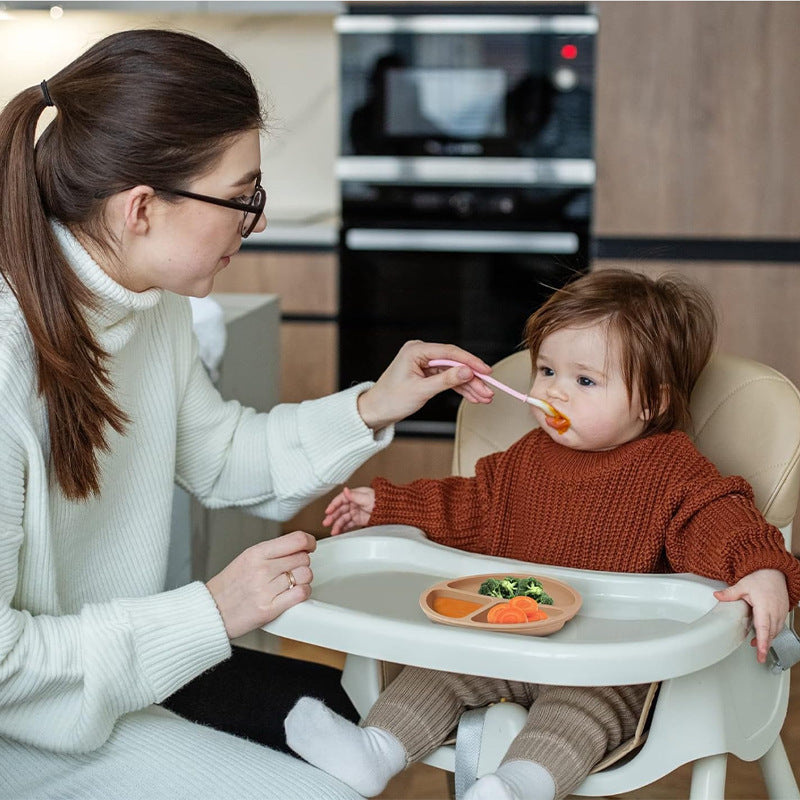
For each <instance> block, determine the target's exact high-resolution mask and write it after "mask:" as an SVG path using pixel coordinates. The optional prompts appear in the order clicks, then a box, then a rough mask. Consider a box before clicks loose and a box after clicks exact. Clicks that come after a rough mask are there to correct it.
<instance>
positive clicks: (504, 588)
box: [500, 575, 519, 598]
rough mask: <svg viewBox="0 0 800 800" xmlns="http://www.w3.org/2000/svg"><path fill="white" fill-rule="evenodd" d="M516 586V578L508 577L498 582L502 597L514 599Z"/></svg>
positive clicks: (517, 582)
mask: <svg viewBox="0 0 800 800" xmlns="http://www.w3.org/2000/svg"><path fill="white" fill-rule="evenodd" d="M518 584H519V581H518V580H517V579H516V578H512V577H511V576H510V575H507V576H506V577H505V578H503V580H501V581H500V591H501V592H502V593H503V597H509V598H510V597H516V596H517V585H518Z"/></svg>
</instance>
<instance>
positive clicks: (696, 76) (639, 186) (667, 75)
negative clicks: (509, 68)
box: [594, 2, 800, 238]
mask: <svg viewBox="0 0 800 800" xmlns="http://www.w3.org/2000/svg"><path fill="white" fill-rule="evenodd" d="M598 9H599V10H598V14H599V21H600V25H599V33H598V43H597V77H596V81H597V84H596V103H595V108H596V123H595V158H596V162H597V185H596V194H595V220H594V229H595V233H596V234H597V235H598V236H637V235H638V236H649V237H666V238H669V237H672V236H687V237H693V236H711V237H723V238H724V237H737V238H755V237H766V238H780V237H791V238H796V237H797V236H798V232H799V231H800V224H798V220H797V209H798V208H800V180H798V176H800V92H798V90H797V87H798V85H800V39H798V31H800V3H797V2H790V3H772V2H748V3H731V2H702V3H686V2H637V3H618V2H600V3H599V4H598Z"/></svg>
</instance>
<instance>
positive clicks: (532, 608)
mask: <svg viewBox="0 0 800 800" xmlns="http://www.w3.org/2000/svg"><path fill="white" fill-rule="evenodd" d="M508 604H509V605H510V606H511V607H512V608H518V609H519V610H520V611H522V612H523V613H524V614H525V616H526V617H527V619H528V622H536V621H537V620H540V619H547V615H544V616H540V614H542V612H541V611H539V604H538V603H537V602H536V601H535V600H534V599H533V598H532V597H527V596H526V595H519V596H518V597H512V598H511V599H510V600H509V601H508Z"/></svg>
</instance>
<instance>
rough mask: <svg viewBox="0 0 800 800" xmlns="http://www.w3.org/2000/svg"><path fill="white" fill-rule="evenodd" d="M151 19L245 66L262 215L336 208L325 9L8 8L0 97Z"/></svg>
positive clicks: (332, 61)
mask: <svg viewBox="0 0 800 800" xmlns="http://www.w3.org/2000/svg"><path fill="white" fill-rule="evenodd" d="M151 27H159V28H171V29H178V30H182V31H187V32H190V33H195V34H197V35H198V36H200V37H202V38H204V39H207V40H208V41H211V42H213V43H214V44H216V45H217V46H218V47H220V48H221V49H223V50H225V51H226V52H228V53H230V54H231V55H233V56H234V57H236V58H237V59H239V60H240V61H241V62H242V63H243V64H244V65H245V66H246V67H247V68H248V70H250V72H251V74H252V75H253V78H254V79H255V81H256V85H257V86H258V88H259V91H260V92H261V96H262V99H263V101H264V104H265V107H266V108H267V109H268V111H269V112H270V113H269V115H268V118H269V120H270V122H271V126H272V130H271V132H270V133H269V134H268V136H267V137H265V138H264V140H263V141H262V167H263V172H264V181H263V182H264V185H265V187H266V188H267V197H268V199H267V216H268V218H269V219H270V220H271V221H272V222H274V223H281V222H285V221H294V220H300V219H302V218H304V217H309V216H312V215H319V214H325V213H330V214H331V215H333V214H335V213H336V211H337V208H338V197H337V193H336V185H335V180H334V174H333V170H334V160H335V157H336V153H337V151H338V147H339V144H338V122H337V113H338V104H339V97H338V47H337V41H336V35H335V33H334V30H333V16H332V15H330V14H301V15H285V14H264V15H243V14H225V15H222V14H207V15H198V14H192V15H183V14H168V15H165V14H162V15H160V16H156V15H155V14H153V15H141V14H136V15H133V14H126V13H119V12H102V13H101V12H89V11H70V10H69V9H67V11H66V12H65V14H64V16H63V17H62V18H61V19H58V20H54V19H51V18H50V15H49V13H48V12H47V11H13V12H12V19H9V20H0V104H2V105H4V104H5V103H6V102H7V101H8V100H9V99H10V98H11V97H13V96H14V95H15V94H16V93H17V92H19V91H21V90H22V89H25V88H27V87H28V86H33V85H36V84H38V83H40V82H41V81H42V79H45V78H49V77H50V76H51V75H53V74H55V73H56V72H57V71H58V70H59V69H60V68H61V67H62V66H64V65H65V64H67V63H68V62H69V61H71V60H72V59H73V58H75V57H76V56H77V55H79V54H80V53H81V52H82V51H83V50H85V49H86V48H88V47H89V46H91V45H92V44H93V43H94V42H96V41H97V40H98V39H100V38H102V37H103V36H105V35H107V34H109V33H113V32H115V31H120V30H125V29H128V28H151ZM45 113H50V112H49V111H48V112H45ZM42 118H43V120H46V117H45V114H43V115H42Z"/></svg>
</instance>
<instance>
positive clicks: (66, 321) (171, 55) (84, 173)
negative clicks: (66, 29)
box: [0, 30, 264, 500]
mask: <svg viewBox="0 0 800 800" xmlns="http://www.w3.org/2000/svg"><path fill="white" fill-rule="evenodd" d="M51 104H52V105H55V107H56V110H57V114H56V117H55V119H54V120H53V122H52V123H51V124H50V125H49V126H48V127H47V128H46V129H45V130H44V132H43V133H42V135H41V136H40V137H39V141H38V142H36V144H35V147H34V138H35V135H36V125H37V122H38V120H39V116H40V115H41V112H42V111H43V109H44V108H45V106H46V105H51ZM263 127H264V121H263V118H262V116H261V107H260V103H259V98H258V93H257V92H256V89H255V86H254V85H253V80H252V78H251V77H250V75H249V74H248V72H247V70H245V68H244V67H243V66H242V65H241V64H239V63H238V62H236V61H234V60H233V59H232V58H230V56H228V55H226V54H225V53H223V52H222V51H221V50H219V49H218V48H216V47H214V46H213V45H211V44H209V43H208V42H204V41H203V40H202V39H198V38H197V37H194V36H190V35H188V34H184V33H179V32H176V31H161V30H129V31H122V32H120V33H115V34H112V35H111V36H107V37H106V38H104V39H102V40H101V41H99V42H98V43H97V44H95V45H94V46H93V47H91V48H90V49H89V50H87V51H86V52H85V53H84V54H83V55H81V56H79V57H78V58H77V59H75V61H73V62H72V63H71V64H68V65H67V66H66V67H64V69H62V70H61V71H60V72H58V73H57V74H56V75H54V76H53V77H52V78H50V79H48V80H47V82H46V83H43V84H42V85H40V86H36V87H34V88H31V89H26V90H25V91H23V92H21V93H20V94H19V95H17V96H16V97H15V98H14V99H13V100H11V102H10V103H9V104H8V105H7V106H6V107H5V109H3V111H2V112H1V113H0V274H1V275H2V277H3V279H4V280H5V283H6V284H7V285H8V287H9V289H10V291H12V292H13V293H14V295H15V297H16V299H17V302H18V303H19V307H20V309H21V311H22V314H23V316H24V318H25V322H26V324H27V326H28V330H29V332H30V337H31V340H32V342H33V348H34V353H35V359H36V374H37V388H38V392H39V394H40V395H41V396H42V397H43V399H44V402H45V404H46V406H47V419H48V423H49V434H50V456H51V463H52V466H53V470H54V474H55V478H56V480H57V482H58V484H59V486H60V487H61V490H62V492H63V493H64V495H65V496H66V497H68V498H70V499H73V500H82V499H87V498H89V497H90V496H92V495H95V494H98V493H99V492H100V489H101V475H100V465H99V460H98V454H99V452H101V451H106V450H108V440H107V438H106V437H107V434H108V426H110V427H111V428H112V429H113V430H115V431H117V432H118V433H123V432H124V429H125V425H126V423H128V422H129V419H128V418H127V416H126V415H125V413H124V412H123V410H122V409H121V408H120V407H119V406H118V405H117V404H116V402H115V401H114V399H113V395H112V390H113V386H112V382H111V379H110V376H109V372H108V367H107V359H108V355H107V354H106V353H105V352H104V351H103V349H102V348H101V347H100V345H99V344H98V342H97V340H96V339H95V338H94V336H93V334H92V332H91V330H90V328H89V326H88V324H87V322H86V319H85V317H84V313H85V311H86V310H87V309H92V308H94V307H95V303H96V301H95V298H94V297H93V296H92V294H91V292H90V290H89V289H88V288H87V287H86V286H85V285H84V284H83V283H82V282H81V281H80V279H79V278H78V277H77V276H76V274H75V273H74V272H73V270H72V268H71V266H70V265H69V263H68V262H67V260H66V257H65V256H64V254H63V253H62V251H61V248H60V246H59V244H58V241H57V239H56V237H55V235H54V233H53V231H52V229H51V227H50V222H49V220H51V219H55V220H58V221H60V222H61V223H63V224H64V225H67V226H68V227H69V228H70V229H71V230H72V231H73V232H74V233H81V234H83V235H84V236H85V237H87V238H88V239H91V240H92V242H93V243H95V244H96V245H97V246H98V248H99V249H100V250H101V251H104V252H105V251H107V248H106V245H108V244H110V242H111V239H112V238H113V236H114V234H113V232H111V231H109V230H108V229H107V226H106V225H105V221H104V210H105V202H106V200H105V198H108V197H110V196H111V195H113V194H115V193H117V192H121V191H124V190H125V189H128V188H130V187H131V186H136V185H139V184H146V185H149V186H170V187H174V188H181V187H182V186H184V185H187V184H188V183H189V182H190V181H191V180H192V179H194V178H196V177H197V176H199V175H203V174H204V173H205V172H206V171H207V170H208V169H209V168H210V167H211V166H212V165H213V163H214V161H215V160H216V159H217V158H218V157H219V156H220V154H221V153H222V152H223V151H224V149H225V147H226V145H227V144H228V143H229V142H230V140H231V138H232V137H233V136H235V135H238V134H240V133H242V132H244V131H247V130H253V129H261V128H263Z"/></svg>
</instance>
